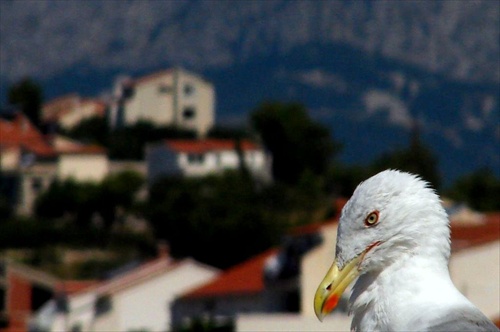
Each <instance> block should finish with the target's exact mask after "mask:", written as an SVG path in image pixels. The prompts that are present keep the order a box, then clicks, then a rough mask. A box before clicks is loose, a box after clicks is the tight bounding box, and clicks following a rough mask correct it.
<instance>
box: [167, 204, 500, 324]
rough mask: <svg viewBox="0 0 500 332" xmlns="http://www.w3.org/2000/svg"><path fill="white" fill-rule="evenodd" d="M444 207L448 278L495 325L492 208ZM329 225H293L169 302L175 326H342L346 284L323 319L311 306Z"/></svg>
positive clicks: (497, 247)
mask: <svg viewBox="0 0 500 332" xmlns="http://www.w3.org/2000/svg"><path fill="white" fill-rule="evenodd" d="M341 203H342V202H340V203H339V205H340V204H341ZM450 210H451V209H450ZM451 212H453V213H450V217H451V220H452V223H451V225H452V226H451V227H452V255H451V259H450V274H451V277H452V280H453V282H454V283H455V285H456V286H457V288H458V289H459V290H460V291H461V292H462V293H463V294H465V295H466V296H467V297H468V298H469V299H470V300H471V301H472V302H473V303H474V304H475V305H476V306H477V307H478V308H479V309H480V310H481V311H482V312H484V313H485V314H486V315H487V316H488V317H489V318H490V319H492V320H494V321H495V322H496V323H497V325H498V324H499V323H500V322H499V320H500V303H499V302H498V299H499V298H500V284H499V283H498V280H500V214H498V213H494V214H478V213H471V212H470V211H469V212H468V211H464V210H463V209H460V210H459V211H457V210H454V211H451ZM337 225H338V223H337V219H336V218H335V219H332V220H330V221H327V222H324V223H319V224H313V225H308V226H304V227H300V228H297V229H295V230H294V231H293V232H292V233H291V234H289V236H288V237H287V240H286V241H285V243H284V245H283V246H281V247H279V248H275V249H272V250H270V251H267V252H264V253H262V254H261V255H258V256H256V257H254V258H251V259H250V260H248V261H246V262H243V263H241V264H238V265H237V266H235V267H233V268H230V269H228V270H227V271H225V272H223V273H222V274H221V275H220V276H219V277H218V278H216V279H214V280H213V281H211V282H209V283H207V284H205V285H203V286H201V287H199V288H198V289H195V290H193V291H191V292H188V293H185V294H183V295H182V296H181V297H179V299H177V300H176V302H175V304H174V306H173V307H172V316H173V319H174V324H177V325H178V326H183V325H185V324H186V322H189V321H191V320H193V319H196V318H200V317H207V316H212V317H215V318H217V319H218V320H219V321H224V320H234V324H235V327H236V330H237V331H284V330H286V331H327V330H335V331H349V329H350V321H351V317H348V316H347V303H348V294H349V290H347V291H346V292H345V293H344V296H343V298H342V299H341V300H340V303H339V305H338V307H337V308H336V309H335V310H334V312H333V313H332V314H331V315H329V316H328V317H326V318H325V321H324V322H323V323H320V322H319V321H318V320H317V319H316V317H315V314H314V308H313V305H312V304H313V299H314V294H315V292H316V288H317V286H318V285H319V283H320V282H321V279H322V277H323V275H324V272H326V270H327V269H328V268H329V267H330V265H331V264H332V262H333V258H334V252H335V241H336V237H337ZM479 271H482V272H479Z"/></svg>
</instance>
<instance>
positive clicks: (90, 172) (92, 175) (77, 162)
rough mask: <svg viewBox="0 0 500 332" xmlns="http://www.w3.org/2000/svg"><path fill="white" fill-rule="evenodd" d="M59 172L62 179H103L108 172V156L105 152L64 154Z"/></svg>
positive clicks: (60, 161)
mask: <svg viewBox="0 0 500 332" xmlns="http://www.w3.org/2000/svg"><path fill="white" fill-rule="evenodd" d="M57 173H58V174H57V175H58V177H59V178H60V179H68V178H73V179H75V180H77V181H101V180H102V179H103V178H104V177H105V176H106V175H107V174H108V158H107V156H106V155H105V154H64V155H61V156H60V157H59V162H58V170H57Z"/></svg>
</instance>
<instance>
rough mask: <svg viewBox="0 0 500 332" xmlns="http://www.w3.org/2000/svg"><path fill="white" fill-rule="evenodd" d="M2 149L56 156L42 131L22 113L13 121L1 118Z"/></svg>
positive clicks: (0, 142)
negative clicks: (17, 149)
mask: <svg viewBox="0 0 500 332" xmlns="http://www.w3.org/2000/svg"><path fill="white" fill-rule="evenodd" d="M0 147H3V148H10V147H18V148H21V149H25V150H27V151H30V152H33V153H35V154H37V155H39V156H43V157H51V156H55V154H56V152H55V151H54V149H53V148H52V147H51V146H50V145H49V144H48V143H47V142H46V141H45V139H44V137H43V135H42V134H41V133H40V131H38V129H37V128H36V127H35V126H34V125H33V124H32V123H31V122H30V120H29V119H28V117H26V116H25V115H24V114H23V113H20V112H18V113H16V114H15V115H14V118H13V119H12V120H7V119H4V118H0Z"/></svg>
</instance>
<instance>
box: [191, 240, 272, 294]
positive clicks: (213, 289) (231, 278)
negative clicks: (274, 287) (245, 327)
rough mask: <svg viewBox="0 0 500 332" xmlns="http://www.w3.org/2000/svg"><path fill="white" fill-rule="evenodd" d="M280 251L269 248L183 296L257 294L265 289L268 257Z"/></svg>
mask: <svg viewBox="0 0 500 332" xmlns="http://www.w3.org/2000/svg"><path fill="white" fill-rule="evenodd" d="M277 253H278V248H273V249H269V250H267V251H265V252H263V253H261V254H259V255H257V256H255V257H253V258H250V259H249V260H247V261H245V262H243V263H241V264H238V265H236V266H234V267H232V268H229V269H228V270H226V271H225V272H223V273H222V274H221V275H220V276H219V277H218V278H216V279H215V280H213V281H211V282H209V283H207V284H205V285H203V286H200V287H198V288H196V289H194V290H193V291H191V292H188V293H186V294H185V295H184V296H182V298H184V299H189V298H199V297H212V296H222V295H243V294H255V293H259V292H261V291H262V290H264V266H265V263H266V261H267V260H268V258H270V257H272V256H273V255H275V254H277Z"/></svg>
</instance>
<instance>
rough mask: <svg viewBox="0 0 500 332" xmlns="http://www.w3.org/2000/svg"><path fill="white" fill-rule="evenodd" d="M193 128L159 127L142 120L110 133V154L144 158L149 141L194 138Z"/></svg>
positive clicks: (118, 156) (116, 156)
mask: <svg viewBox="0 0 500 332" xmlns="http://www.w3.org/2000/svg"><path fill="white" fill-rule="evenodd" d="M194 137H196V134H195V133H194V131H192V130H186V129H181V128H177V127H157V126H155V125H154V124H153V123H152V122H149V121H140V122H137V123H135V124H134V125H131V126H128V127H124V128H120V129H117V130H115V131H113V132H111V133H110V136H109V142H108V151H109V156H110V158H112V159H119V160H120V159H121V160H125V159H131V160H142V159H144V149H145V146H146V144H147V143H148V142H152V141H157V140H160V139H166V138H194Z"/></svg>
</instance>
